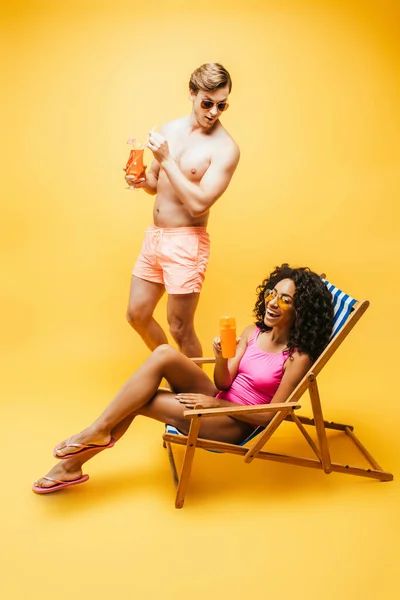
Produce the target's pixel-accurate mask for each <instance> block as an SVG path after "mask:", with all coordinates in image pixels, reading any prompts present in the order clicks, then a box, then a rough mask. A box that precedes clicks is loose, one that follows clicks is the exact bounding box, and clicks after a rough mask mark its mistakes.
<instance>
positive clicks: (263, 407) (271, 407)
mask: <svg viewBox="0 0 400 600" xmlns="http://www.w3.org/2000/svg"><path fill="white" fill-rule="evenodd" d="M300 407H301V404H300V403H299V402H282V403H276V404H256V405H253V406H232V408H231V407H224V408H195V409H193V410H192V409H190V410H185V412H184V413H183V415H184V417H185V419H193V417H220V416H221V415H235V414H242V415H243V414H244V415H246V414H247V415H251V414H253V413H265V412H271V411H272V412H273V411H278V410H284V409H291V408H300Z"/></svg>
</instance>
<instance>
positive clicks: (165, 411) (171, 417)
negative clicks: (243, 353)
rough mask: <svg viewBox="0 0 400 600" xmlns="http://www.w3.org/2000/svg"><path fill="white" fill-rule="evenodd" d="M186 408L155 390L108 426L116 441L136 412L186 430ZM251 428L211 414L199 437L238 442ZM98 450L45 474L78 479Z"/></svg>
mask: <svg viewBox="0 0 400 600" xmlns="http://www.w3.org/2000/svg"><path fill="white" fill-rule="evenodd" d="M196 368H198V367H196ZM199 370H200V369H199ZM203 393H204V392H203ZM187 410H188V409H187V408H186V406H185V405H183V404H181V403H180V402H179V401H178V400H176V398H175V393H173V392H158V393H156V394H155V395H154V396H153V398H152V399H151V400H150V401H149V402H147V404H145V405H144V406H142V407H141V408H140V409H139V410H138V411H136V412H135V413H132V414H130V415H128V416H127V417H125V419H123V420H122V421H121V422H120V423H119V424H118V425H117V426H116V427H115V428H114V429H112V430H111V435H112V437H113V438H114V439H115V440H116V441H117V440H119V439H120V438H121V437H122V436H123V435H124V433H125V432H126V431H127V429H128V428H129V426H130V424H131V423H132V421H133V419H134V418H135V416H137V415H143V416H145V417H150V418H151V419H155V420H157V421H161V422H162V423H170V424H171V425H174V426H175V427H177V428H178V429H179V430H180V431H182V432H183V433H186V434H187V433H188V431H189V427H190V419H186V418H185V416H184V412H185V411H187ZM86 431H87V430H86ZM252 431H253V426H252V425H249V424H248V423H244V422H243V421H238V420H236V419H232V418H231V417H228V416H227V417H225V416H223V417H213V418H208V419H204V420H203V422H202V424H201V427H200V432H199V437H202V438H206V439H210V440H217V441H220V442H230V443H237V442H240V441H242V440H243V439H245V438H246V437H247V436H248V435H249V434H250V433H251V432H252ZM99 452H102V449H101V448H100V449H95V450H91V451H90V452H85V454H83V455H79V454H77V455H76V456H73V457H71V458H66V459H64V460H60V461H58V463H57V464H56V465H55V466H54V467H53V468H52V469H51V470H50V471H49V472H48V473H47V477H52V478H53V479H57V480H59V481H73V480H75V479H78V478H79V477H82V465H83V464H84V463H86V462H87V461H88V460H90V459H91V458H93V457H94V456H96V454H99ZM35 485H36V486H39V487H53V486H54V485H55V484H54V483H52V482H51V481H48V480H47V479H43V478H41V479H39V480H38V481H36V482H35Z"/></svg>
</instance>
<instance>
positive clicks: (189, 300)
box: [167, 294, 203, 357]
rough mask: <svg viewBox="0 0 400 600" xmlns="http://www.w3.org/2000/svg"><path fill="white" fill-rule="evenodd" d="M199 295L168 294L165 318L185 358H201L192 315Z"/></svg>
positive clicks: (200, 349)
mask: <svg viewBox="0 0 400 600" xmlns="http://www.w3.org/2000/svg"><path fill="white" fill-rule="evenodd" d="M199 297H200V294H170V295H169V296H168V305H167V317H168V324H169V330H170V332H171V335H172V337H173V338H174V340H175V341H176V343H177V344H178V346H179V349H180V350H181V352H182V353H183V354H186V356H189V357H194V356H202V355H203V351H202V348H201V344H200V341H199V339H198V337H197V335H196V333H195V330H194V313H195V312H196V308H197V304H198V303H199Z"/></svg>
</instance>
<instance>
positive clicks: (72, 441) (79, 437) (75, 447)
mask: <svg viewBox="0 0 400 600" xmlns="http://www.w3.org/2000/svg"><path fill="white" fill-rule="evenodd" d="M111 442H112V438H111V435H110V434H109V433H100V432H99V431H96V430H95V429H94V428H93V427H88V428H87V429H84V430H83V431H81V432H80V433H78V434H76V435H73V436H72V437H70V438H69V439H68V440H65V441H64V442H61V444H58V445H57V446H56V447H55V449H54V456H56V457H58V458H63V457H65V456H70V455H71V454H79V453H82V452H84V451H89V450H98V449H101V448H106V447H111V446H110V443H111Z"/></svg>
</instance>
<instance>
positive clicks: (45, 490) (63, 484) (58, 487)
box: [32, 475, 89, 494]
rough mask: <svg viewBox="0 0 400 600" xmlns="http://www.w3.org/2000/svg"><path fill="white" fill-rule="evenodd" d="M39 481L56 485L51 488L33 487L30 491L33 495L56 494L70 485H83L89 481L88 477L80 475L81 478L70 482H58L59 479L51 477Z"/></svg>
mask: <svg viewBox="0 0 400 600" xmlns="http://www.w3.org/2000/svg"><path fill="white" fill-rule="evenodd" d="M41 479H47V481H53V482H54V483H56V484H57V485H52V486H51V487H40V486H39V485H33V486H32V491H34V492H35V494H52V493H53V492H58V491H59V490H63V489H64V488H67V487H70V486H71V485H77V484H78V483H85V481H87V480H88V479H89V475H82V477H79V479H73V480H72V481H60V480H59V479H53V478H52V477H47V476H44V477H41Z"/></svg>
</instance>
